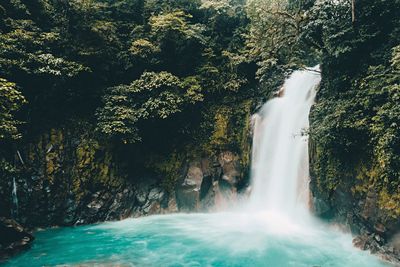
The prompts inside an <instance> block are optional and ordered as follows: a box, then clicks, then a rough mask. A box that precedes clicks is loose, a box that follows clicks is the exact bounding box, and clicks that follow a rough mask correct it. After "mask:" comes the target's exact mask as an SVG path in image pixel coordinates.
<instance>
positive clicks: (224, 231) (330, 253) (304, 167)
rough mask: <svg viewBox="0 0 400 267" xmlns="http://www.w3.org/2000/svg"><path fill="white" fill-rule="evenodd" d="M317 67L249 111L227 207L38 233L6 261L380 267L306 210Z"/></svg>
mask: <svg viewBox="0 0 400 267" xmlns="http://www.w3.org/2000/svg"><path fill="white" fill-rule="evenodd" d="M319 81H320V75H319V74H318V67H315V68H314V69H311V71H296V72H294V73H293V74H292V75H291V77H290V78H289V79H287V81H286V82H285V84H284V86H283V90H282V92H283V95H282V96H281V97H279V98H274V99H272V100H270V101H268V102H267V103H266V104H265V105H264V106H263V108H262V109H261V110H260V112H259V113H258V114H257V115H256V116H255V117H254V118H255V119H254V121H255V125H254V141H253V159H252V169H251V171H252V183H251V189H250V190H249V191H250V197H249V198H248V199H246V200H244V201H243V202H242V203H238V204H237V208H236V209H235V210H232V211H225V212H216V213H193V214H171V215H156V216H149V217H143V218H137V219H126V220H123V221H119V222H107V223H101V224H96V225H90V226H79V227H66V228H54V229H48V230H44V231H38V232H36V234H35V235H36V240H35V242H34V244H33V247H32V249H30V250H28V251H26V252H25V253H23V254H21V255H19V256H18V257H16V258H13V259H12V260H11V261H9V262H8V263H7V264H6V266H32V267H33V266H71V265H72V266H74V265H79V266H140V267H142V266H157V267H158V266H221V267H222V266H229V267H230V266H251V267H253V266H254V267H257V266H271V267H286V266H295V267H302V266H305V267H306V266H307V267H317V266H319V267H334V266H337V267H345V266H349V267H358V266H360V267H368V266H371V267H379V266H386V264H385V263H383V262H381V261H379V259H378V258H377V257H374V256H372V255H370V253H369V252H366V251H360V250H358V249H356V248H354V247H353V245H352V237H351V235H350V234H345V233H342V232H341V231H339V230H338V229H335V228H334V227H333V226H331V225H328V224H325V223H323V222H320V221H318V220H317V219H316V218H314V217H313V216H312V215H311V213H310V212H309V209H308V205H309V202H310V200H309V195H310V192H309V189H308V183H309V175H308V149H307V147H308V140H307V135H306V134H304V133H305V132H306V131H307V127H308V114H309V111H310V108H311V105H312V103H313V101H314V97H315V90H316V87H317V86H318V84H319Z"/></svg>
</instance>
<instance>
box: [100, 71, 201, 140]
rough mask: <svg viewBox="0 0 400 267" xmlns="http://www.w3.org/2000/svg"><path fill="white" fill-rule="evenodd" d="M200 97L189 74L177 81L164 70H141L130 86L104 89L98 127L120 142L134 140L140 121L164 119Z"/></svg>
mask: <svg viewBox="0 0 400 267" xmlns="http://www.w3.org/2000/svg"><path fill="white" fill-rule="evenodd" d="M202 100H203V96H202V94H201V87H200V86H199V85H198V82H197V81H196V79H195V78H193V77H189V78H187V79H186V80H181V79H179V78H178V77H176V76H174V75H172V74H171V73H168V72H159V73H155V72H145V73H143V74H142V76H141V77H140V78H139V79H138V80H135V81H133V82H132V83H131V84H130V85H119V86H115V87H111V88H109V89H108V92H107V94H106V95H105V96H104V97H103V101H104V107H103V108H101V109H99V111H98V113H97V117H98V130H99V131H100V132H101V133H103V134H105V135H107V136H115V137H118V138H122V139H123V140H124V142H136V141H139V140H140V134H139V129H138V124H139V123H140V122H142V121H144V120H150V119H167V118H169V117H170V116H172V115H173V114H175V113H178V112H182V111H183V109H184V108H185V106H187V105H191V104H195V103H196V102H198V101H202Z"/></svg>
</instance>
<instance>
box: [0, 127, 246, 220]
mask: <svg viewBox="0 0 400 267" xmlns="http://www.w3.org/2000/svg"><path fill="white" fill-rule="evenodd" d="M80 128H82V129H84V128H85V127H80ZM89 129H90V128H89ZM18 151H19V154H20V156H21V157H19V156H18V155H15V157H16V159H15V162H16V163H15V164H16V165H17V167H18V170H19V172H17V173H15V175H12V176H8V177H3V179H1V181H0V199H2V200H4V201H3V203H2V209H1V211H0V216H4V217H9V218H10V217H14V219H16V220H17V221H19V222H20V223H22V224H23V225H26V226H28V227H47V226H53V225H62V226H63V225H79V224H88V223H94V222H98V221H106V220H119V219H123V218H126V217H130V216H134V217H137V216H143V215H149V214H159V213H170V212H176V211H178V210H180V211H186V212H189V211H190V212H195V211H206V210H209V209H215V208H216V207H222V206H224V205H227V203H229V202H230V200H231V199H232V198H235V195H236V191H237V190H236V186H237V184H238V182H239V181H241V180H243V177H244V174H245V172H244V171H243V168H242V167H241V163H240V157H239V155H238V154H237V153H234V152H232V151H229V150H225V151H222V152H218V153H215V154H213V155H209V156H203V157H189V156H186V155H185V156H180V157H177V159H182V158H183V159H184V160H182V162H177V163H174V164H176V166H177V168H178V172H177V173H175V172H172V171H171V174H165V175H168V176H171V175H176V176H177V177H173V179H171V180H172V181H173V183H174V184H173V185H172V186H171V185H169V187H167V186H165V184H166V183H165V181H166V178H165V177H163V176H162V175H159V174H156V173H155V172H153V173H151V172H150V173H148V174H146V173H143V172H141V173H139V172H138V173H137V174H136V173H135V169H134V170H133V171H132V170H131V171H127V168H126V166H124V164H123V163H122V161H121V159H119V158H118V156H117V154H116V153H115V150H113V147H111V146H110V147H108V146H107V145H104V144H100V143H99V141H98V140H96V139H95V138H93V137H92V135H91V132H90V130H89V131H88V130H80V131H79V132H73V131H70V130H66V129H51V130H49V131H48V132H46V133H44V134H41V135H39V136H38V137H37V138H35V139H33V140H31V142H29V143H28V144H26V145H23V146H20V148H19V150H18ZM125 165H126V162H125ZM13 178H15V180H16V184H17V197H18V207H16V206H15V205H14V204H13V202H12V197H11V195H12V193H11V192H12V179H13ZM3 207H4V208H3Z"/></svg>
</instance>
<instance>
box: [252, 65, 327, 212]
mask: <svg viewBox="0 0 400 267" xmlns="http://www.w3.org/2000/svg"><path fill="white" fill-rule="evenodd" d="M318 69H319V67H318V66H317V67H315V68H313V69H310V70H304V71H295V72H294V73H293V74H292V75H291V76H290V78H289V79H287V80H286V81H285V84H284V86H283V90H284V91H283V96H281V97H276V98H274V99H272V100H270V101H268V102H267V103H265V104H264V106H263V107H262V109H261V110H260V112H259V113H258V114H256V115H254V117H253V122H254V137H253V159H252V185H251V188H252V192H251V195H250V207H251V209H252V210H256V211H266V212H271V213H273V214H280V215H282V216H285V217H289V218H290V217H297V216H296V215H298V213H302V214H304V213H308V212H307V210H308V207H307V205H308V202H309V189H308V187H309V185H308V183H309V171H308V167H309V165H308V140H307V135H305V132H306V131H307V129H308V124H309V122H308V115H309V112H310V108H311V105H312V104H313V102H314V98H315V93H316V91H315V89H316V87H317V86H318V84H319V82H320V80H321V76H320V74H319V72H318V71H317V70H318Z"/></svg>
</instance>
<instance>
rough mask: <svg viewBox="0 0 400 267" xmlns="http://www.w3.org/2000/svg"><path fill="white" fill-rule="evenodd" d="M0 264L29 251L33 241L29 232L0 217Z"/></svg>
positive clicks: (14, 222) (12, 221)
mask: <svg viewBox="0 0 400 267" xmlns="http://www.w3.org/2000/svg"><path fill="white" fill-rule="evenodd" d="M0 236H1V238H0V263H1V262H3V261H6V260H7V259H9V258H10V257H12V256H14V255H16V254H18V253H19V252H21V251H23V250H25V249H29V248H30V246H31V244H32V242H33V240H34V239H35V238H34V237H33V235H32V234H31V233H30V231H29V230H27V229H26V228H24V227H23V226H21V225H20V224H19V223H17V222H16V221H14V220H12V219H7V218H3V217H0Z"/></svg>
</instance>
